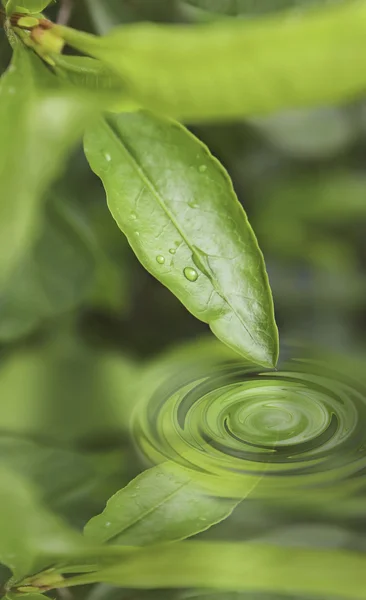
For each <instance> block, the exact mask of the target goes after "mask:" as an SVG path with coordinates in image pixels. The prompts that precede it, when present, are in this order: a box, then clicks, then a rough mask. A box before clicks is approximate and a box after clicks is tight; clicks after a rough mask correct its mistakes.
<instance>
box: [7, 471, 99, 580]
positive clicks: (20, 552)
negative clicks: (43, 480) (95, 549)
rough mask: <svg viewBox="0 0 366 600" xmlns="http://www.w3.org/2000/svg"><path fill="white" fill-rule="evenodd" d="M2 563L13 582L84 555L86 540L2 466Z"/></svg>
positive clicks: (17, 477) (26, 485)
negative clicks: (7, 568)
mask: <svg viewBox="0 0 366 600" xmlns="http://www.w3.org/2000/svg"><path fill="white" fill-rule="evenodd" d="M0 531H1V537H0V562H1V563H3V564H5V565H6V566H7V567H9V569H11V570H12V572H13V575H14V579H15V580H20V579H22V578H23V577H25V576H26V575H29V574H31V573H33V572H37V571H38V570H41V569H42V568H44V567H46V566H49V565H51V564H52V563H55V562H57V561H60V560H65V559H67V557H68V556H69V555H70V556H73V555H79V554H81V555H83V551H84V550H85V549H86V548H88V547H89V546H88V544H87V542H86V540H84V539H83V537H82V536H81V535H80V534H78V533H76V532H74V531H73V530H71V529H69V527H68V526H66V524H64V523H63V522H62V521H61V520H59V519H58V518H57V517H56V516H55V515H53V514H52V513H50V512H49V511H48V510H47V509H46V508H44V507H43V506H42V505H41V504H40V503H39V501H38V498H37V495H36V493H35V491H34V490H33V488H32V487H31V486H30V484H29V483H28V482H27V481H26V480H23V479H22V478H21V477H20V476H19V475H17V474H15V473H14V472H12V471H10V470H8V469H7V468H5V467H4V465H3V464H0Z"/></svg>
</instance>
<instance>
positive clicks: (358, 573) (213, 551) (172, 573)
mask: <svg viewBox="0 0 366 600" xmlns="http://www.w3.org/2000/svg"><path fill="white" fill-rule="evenodd" d="M364 563H365V557H364V555H363V554H362V553H358V552H351V551H346V550H345V551H337V550H329V551H327V550H309V549H300V548H277V547H275V546H269V545H260V544H254V543H250V544H242V543H211V544H210V543H206V542H197V541H195V542H189V541H186V542H181V543H177V544H172V545H168V546H162V547H158V548H153V549H151V550H148V549H147V550H141V551H140V552H136V553H131V555H130V558H128V557H127V555H126V557H125V558H124V560H123V562H121V563H120V564H119V565H115V566H113V567H110V568H108V569H103V570H101V571H99V572H98V573H93V574H90V575H86V576H82V577H79V578H78V579H76V581H77V582H78V583H82V582H83V583H88V582H94V581H101V582H105V583H110V584H113V585H120V586H122V587H127V588H128V587H139V588H165V587H167V588H169V587H172V588H174V587H197V588H211V589H213V588H216V589H222V590H228V591H230V590H233V591H237V590H238V591H240V590H243V591H244V590H246V591H250V592H252V593H253V592H258V591H263V592H280V593H284V594H304V595H305V594H309V595H314V596H316V597H319V596H320V597H321V596H324V595H325V596H332V595H334V596H337V597H338V596H339V597H342V596H343V597H345V598H350V599H355V600H364V598H365V587H366V571H365V568H364Z"/></svg>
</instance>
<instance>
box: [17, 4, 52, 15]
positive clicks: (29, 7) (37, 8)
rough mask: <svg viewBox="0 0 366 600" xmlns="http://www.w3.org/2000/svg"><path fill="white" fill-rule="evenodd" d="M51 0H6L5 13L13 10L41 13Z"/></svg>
mask: <svg viewBox="0 0 366 600" xmlns="http://www.w3.org/2000/svg"><path fill="white" fill-rule="evenodd" d="M52 1H53V0H8V2H7V4H6V14H7V15H11V14H13V13H14V12H22V11H24V12H27V13H32V14H37V13H41V12H42V11H43V10H44V9H45V8H46V7H47V6H48V5H49V4H51V2H52Z"/></svg>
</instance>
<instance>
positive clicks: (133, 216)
mask: <svg viewBox="0 0 366 600" xmlns="http://www.w3.org/2000/svg"><path fill="white" fill-rule="evenodd" d="M130 219H132V221H136V219H137V214H136V213H134V212H132V213H131V214H130Z"/></svg>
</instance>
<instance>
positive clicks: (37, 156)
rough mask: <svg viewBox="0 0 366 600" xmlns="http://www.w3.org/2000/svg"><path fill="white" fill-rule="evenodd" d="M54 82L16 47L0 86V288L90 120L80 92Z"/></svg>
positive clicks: (36, 61) (29, 239)
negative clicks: (50, 185) (47, 190)
mask: <svg viewBox="0 0 366 600" xmlns="http://www.w3.org/2000/svg"><path fill="white" fill-rule="evenodd" d="M55 82H56V78H54V76H52V75H51V74H49V73H48V71H47V69H46V67H44V66H43V64H42V63H41V61H40V60H39V59H38V58H37V57H36V56H35V55H33V53H32V52H30V51H26V50H24V49H23V48H22V47H21V46H19V44H16V46H15V50H14V58H13V61H12V64H11V66H10V68H9V69H8V71H7V72H6V73H5V75H4V76H3V78H2V79H1V81H0V111H1V114H2V115H6V118H2V119H1V121H0V148H1V149H0V152H1V162H0V249H1V251H0V289H1V288H2V286H3V284H4V283H5V281H6V279H7V277H8V276H9V274H10V273H11V272H12V270H13V269H14V268H15V266H16V265H17V263H18V261H19V260H20V259H21V258H22V257H23V256H24V254H25V253H26V252H27V250H28V248H29V247H30V245H31V244H32V242H33V240H34V236H35V234H36V231H37V214H38V212H39V210H40V206H41V200H42V197H43V194H44V192H45V190H46V189H47V188H48V186H49V184H50V183H51V181H52V180H53V179H54V178H55V177H56V176H57V175H58V174H59V173H60V170H61V169H62V167H63V163H64V162H65V159H66V156H67V152H68V151H69V150H70V147H71V146H72V145H73V144H74V143H75V142H76V141H77V140H78V138H79V137H80V134H81V132H82V130H83V127H84V125H85V123H86V122H87V120H89V119H90V116H91V108H90V105H88V104H87V103H86V102H85V98H84V97H83V96H82V95H81V94H80V93H79V94H77V96H76V95H72V94H71V93H70V92H69V91H67V90H66V91H64V90H62V89H60V88H58V87H57V88H55V87H54V86H55Z"/></svg>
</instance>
